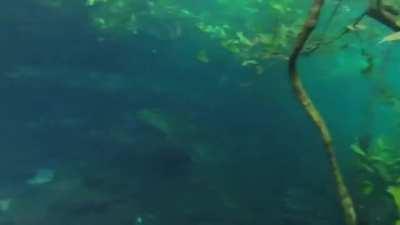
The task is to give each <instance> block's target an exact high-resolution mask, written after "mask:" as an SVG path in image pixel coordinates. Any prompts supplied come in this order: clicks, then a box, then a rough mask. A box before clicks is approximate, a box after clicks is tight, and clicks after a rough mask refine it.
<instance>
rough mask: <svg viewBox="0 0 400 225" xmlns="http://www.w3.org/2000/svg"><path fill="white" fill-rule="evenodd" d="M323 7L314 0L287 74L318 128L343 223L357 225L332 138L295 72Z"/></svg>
mask: <svg viewBox="0 0 400 225" xmlns="http://www.w3.org/2000/svg"><path fill="white" fill-rule="evenodd" d="M323 5H324V0H314V2H313V5H312V6H311V10H310V13H309V17H308V19H307V20H306V22H305V24H304V26H303V29H302V31H301V32H300V34H299V36H298V37H297V41H296V43H295V46H294V48H293V51H292V54H291V55H290V58H289V74H290V79H291V83H292V86H293V89H294V92H295V95H296V96H297V97H298V99H299V101H300V102H301V104H302V105H303V107H304V109H305V110H306V112H307V114H308V116H309V117H310V118H311V120H312V121H313V123H314V124H315V125H316V126H317V127H318V129H319V131H320V135H321V138H322V140H323V143H324V145H325V150H326V154H327V156H328V159H329V164H330V168H331V171H332V173H333V176H334V178H335V185H336V189H337V192H338V196H339V198H340V202H341V206H342V209H343V211H344V219H345V222H346V224H347V225H357V216H356V212H355V210H354V205H353V201H352V198H351V196H350V194H349V192H348V189H347V187H346V185H345V183H344V180H343V176H342V174H341V172H340V168H339V165H338V162H337V159H336V154H335V151H334V148H333V145H332V136H331V134H330V131H329V129H328V127H327V125H326V123H325V121H324V119H323V117H322V116H321V114H320V112H319V111H318V109H317V108H316V106H315V105H314V103H313V102H312V100H311V98H310V97H309V95H308V93H307V91H306V89H305V88H304V86H303V83H302V81H301V79H300V75H299V73H298V71H297V61H298V58H299V55H300V54H301V52H302V50H303V48H304V45H305V43H306V41H307V40H308V39H309V37H310V35H311V33H312V32H313V30H314V29H315V27H316V25H317V22H318V20H319V17H320V12H321V8H322V6H323Z"/></svg>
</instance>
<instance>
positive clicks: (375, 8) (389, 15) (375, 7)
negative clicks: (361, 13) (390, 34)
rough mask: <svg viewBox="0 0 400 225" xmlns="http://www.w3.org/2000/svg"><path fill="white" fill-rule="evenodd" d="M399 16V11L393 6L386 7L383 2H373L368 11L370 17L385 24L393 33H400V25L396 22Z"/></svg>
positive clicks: (372, 0) (375, 0)
mask: <svg viewBox="0 0 400 225" xmlns="http://www.w3.org/2000/svg"><path fill="white" fill-rule="evenodd" d="M399 14H400V11H399V9H397V8H395V7H393V6H391V5H385V4H384V3H383V2H382V1H381V0H371V1H370V5H369V8H368V10H367V15H368V16H369V17H371V18H373V19H375V20H377V21H378V22H380V23H382V24H384V25H385V26H387V27H389V28H390V29H392V30H393V31H400V24H399V23H398V22H397V21H396V16H397V15H399Z"/></svg>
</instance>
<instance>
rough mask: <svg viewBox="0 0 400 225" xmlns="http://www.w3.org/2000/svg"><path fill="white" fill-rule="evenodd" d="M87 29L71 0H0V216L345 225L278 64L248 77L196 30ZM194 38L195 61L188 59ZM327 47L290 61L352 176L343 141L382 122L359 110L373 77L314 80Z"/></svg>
mask: <svg viewBox="0 0 400 225" xmlns="http://www.w3.org/2000/svg"><path fill="white" fill-rule="evenodd" d="M204 4H206V3H204ZM202 7H204V6H202ZM96 32H97V31H96V30H95V29H94V28H93V27H92V26H90V22H89V18H88V15H87V12H86V11H85V8H84V7H83V6H82V4H81V2H80V1H73V0H71V1H69V3H68V4H67V5H66V6H64V7H63V8H62V10H60V9H59V8H49V7H46V6H45V5H41V4H37V3H35V2H34V1H31V0H19V1H11V0H4V1H3V2H2V7H1V8H0V49H1V52H0V99H1V104H2V107H1V110H0V124H2V126H1V127H2V131H1V133H2V135H0V146H1V153H2V157H0V177H1V180H0V225H39V224H40V225H55V224H57V225H77V224H79V225H83V224H85V225H133V224H143V225H261V224H263V225H265V224H270V225H314V224H318V225H336V224H344V222H343V221H342V217H341V211H340V208H339V206H338V200H337V199H336V191H335V188H334V186H333V179H332V176H331V174H330V173H329V171H328V168H329V167H328V164H327V159H326V156H325V153H324V149H323V144H322V142H321V141H320V139H319V135H318V131H317V130H316V129H315V127H314V125H313V124H312V123H310V121H309V119H308V118H307V116H306V114H305V113H304V111H303V109H302V108H301V107H300V104H299V103H298V102H297V100H296V98H295V96H294V95H293V93H292V89H291V86H290V83H289V78H288V74H287V65H286V64H285V63H283V62H281V61H277V60H276V61H274V60H271V61H270V62H269V63H270V64H271V66H270V67H269V68H268V70H267V71H265V73H264V75H263V76H258V75H255V74H254V71H252V70H250V69H247V68H244V67H243V66H241V65H240V64H238V63H237V62H236V59H235V58H234V57H233V56H232V55H231V54H229V53H227V52H226V50H225V49H222V48H221V47H220V46H218V45H217V44H216V43H215V42H213V41H210V40H208V39H207V37H205V36H204V34H202V33H200V32H198V31H196V30H194V29H193V30H190V29H187V30H185V31H184V33H183V34H182V36H180V37H179V38H165V39H164V38H160V36H158V34H154V32H153V31H151V32H150V31H149V32H148V33H146V32H144V33H142V34H138V35H135V36H123V35H121V36H120V37H118V38H107V37H106V38H105V39H104V40H101V41H99V39H98V36H97V33H96ZM202 48H207V49H211V51H212V54H213V55H214V56H215V58H214V59H213V60H211V61H210V62H209V63H206V64H205V63H202V62H199V60H197V59H196V57H195V56H196V52H197V51H198V50H199V49H202ZM393 52H394V51H393ZM346 54H348V55H349V56H346ZM346 54H345V53H343V55H344V56H343V57H342V58H343V59H344V61H346V62H347V60H349V61H351V60H354V57H352V55H351V54H352V52H351V51H349V52H347V53H346ZM329 57H331V56H325V55H323V54H322V55H313V56H310V57H305V58H304V60H303V61H302V62H301V69H302V71H304V73H305V82H306V84H307V85H308V87H309V88H310V93H311V96H312V97H314V100H315V102H316V103H317V104H318V105H319V106H320V108H321V111H322V113H323V114H324V115H325V116H326V120H327V122H328V124H329V125H331V128H332V131H333V134H334V138H335V143H336V147H337V150H338V158H339V159H340V160H341V163H342V164H343V171H344V174H345V175H346V176H347V178H348V180H347V181H348V183H349V184H350V186H351V183H352V181H353V178H354V177H352V176H356V175H355V174H353V173H354V171H352V170H351V169H347V168H348V167H350V166H349V164H351V163H350V162H351V161H352V160H353V156H352V155H351V153H350V150H349V148H350V147H349V146H350V145H351V144H352V143H353V142H354V140H355V138H356V137H357V134H360V133H361V135H362V134H363V131H365V130H366V129H367V128H366V127H368V128H369V126H372V125H371V124H370V123H378V122H376V120H378V119H380V118H375V117H374V118H371V117H368V116H365V115H366V113H365V112H367V111H368V110H370V108H369V106H370V105H371V98H370V97H371V89H373V87H374V83H375V81H374V80H371V79H360V78H356V77H355V76H349V77H350V78H346V79H342V78H339V79H338V80H335V81H330V80H328V79H325V78H324V74H327V73H336V72H329V71H330V70H332V69H331V68H332V66H331V65H330V64H329V62H330V60H331V59H330V58H329ZM346 57H347V58H346ZM348 63H349V65H354V62H348ZM392 64H393V65H395V62H393V63H392ZM392 64H390V65H389V66H388V68H387V70H391V69H392V68H391V67H394V66H393V65H392ZM393 70H395V69H393ZM327 71H328V72H327ZM307 72H309V73H307ZM337 73H345V74H346V73H348V74H352V73H359V71H356V72H355V71H354V70H352V69H349V68H347V69H346V70H345V71H344V72H343V71H339V72H337ZM315 77H322V78H321V79H315ZM388 79H390V78H388ZM388 83H390V84H395V82H391V81H390V82H388ZM378 110H381V111H382V112H381V111H380V112H379V113H380V115H383V116H382V117H383V118H389V117H390V116H391V114H390V113H387V112H386V111H385V108H384V107H381V108H379V109H378ZM391 123H392V122H390V121H387V120H385V119H383V120H382V119H381V120H379V124H381V126H380V127H379V128H374V131H373V132H379V131H380V130H384V131H385V130H386V129H387V127H390V126H391ZM367 133H368V132H367ZM41 174H44V178H43V179H44V181H42V180H40V179H41V178H39V177H40V175H41ZM38 176H39V177H38ZM46 177H47V178H46ZM36 178H37V179H36ZM46 179H48V180H46ZM350 189H351V188H350ZM374 204H375V203H374ZM382 204H383V203H382ZM3 207H4V210H3ZM385 207H387V206H385V205H384V204H383V205H376V208H374V209H371V211H373V212H376V213H377V214H378V211H379V210H381V211H384V208H385ZM5 208H7V209H5ZM389 211H390V210H389ZM385 213H388V212H385ZM390 213H393V212H389V214H390ZM367 214H368V213H367ZM368 215H370V214H368Z"/></svg>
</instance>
